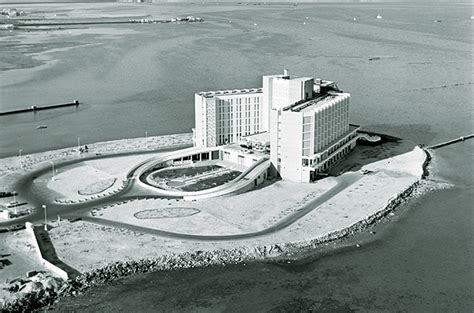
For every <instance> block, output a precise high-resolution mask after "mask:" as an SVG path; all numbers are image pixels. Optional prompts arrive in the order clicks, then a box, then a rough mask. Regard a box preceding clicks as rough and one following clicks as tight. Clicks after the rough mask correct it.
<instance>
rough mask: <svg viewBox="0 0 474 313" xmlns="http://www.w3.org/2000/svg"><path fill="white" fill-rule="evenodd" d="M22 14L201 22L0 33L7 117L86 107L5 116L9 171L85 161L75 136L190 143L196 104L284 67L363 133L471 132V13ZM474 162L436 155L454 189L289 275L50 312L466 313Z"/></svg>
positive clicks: (215, 8) (223, 270)
mask: <svg viewBox="0 0 474 313" xmlns="http://www.w3.org/2000/svg"><path fill="white" fill-rule="evenodd" d="M20 7H21V8H23V9H25V8H26V9H30V10H37V11H41V12H47V13H44V14H59V15H64V14H65V15H66V16H71V17H77V16H76V15H77V14H87V15H88V16H90V15H94V16H100V15H114V14H115V15H117V14H120V15H130V16H143V15H144V14H145V15H146V14H150V15H151V16H152V17H155V18H168V17H172V16H177V15H179V16H183V15H184V16H186V15H194V16H200V17H202V18H204V19H205V22H204V23H199V24H182V25H175V24H166V25H139V24H134V25H120V26H117V25H114V26H112V25H107V26H88V27H74V28H72V29H61V30H58V29H49V30H41V31H38V30H32V31H31V32H25V31H13V32H3V31H2V32H0V41H1V44H2V49H1V51H0V56H1V60H0V88H1V89H0V111H5V110H12V109H17V108H22V107H27V106H31V105H34V104H36V105H41V104H52V103H61V102H66V101H70V100H73V99H76V98H77V99H79V100H80V101H81V103H83V104H81V106H80V107H79V108H77V109H76V108H68V109H58V110H50V111H42V112H38V113H37V114H22V115H14V116H8V117H0V156H2V157H4V156H13V155H17V154H18V150H19V149H22V150H23V153H24V154H26V153H32V152H37V151H43V150H48V149H55V148H60V147H67V146H74V145H76V144H77V138H78V137H79V138H80V141H81V144H87V143H90V142H96V141H103V140H111V139H117V138H123V137H142V136H144V134H145V132H148V135H149V136H151V135H162V134H170V133H177V132H190V131H191V128H192V127H193V123H194V107H193V105H194V103H193V94H194V93H195V92H198V91H201V90H219V89H235V88H248V87H259V86H261V75H263V74H275V73H281V72H282V71H283V69H284V68H288V69H289V71H290V74H293V75H299V76H314V77H320V78H324V79H333V80H336V81H337V82H338V86H339V88H340V89H342V90H344V91H347V92H350V93H351V94H352V98H351V104H352V107H351V122H352V123H355V124H359V125H362V126H363V128H364V129H366V130H372V131H377V132H382V133H386V134H390V135H393V136H397V137H400V138H404V139H406V140H408V141H411V142H414V143H424V144H433V143H437V142H440V141H444V140H448V139H452V138H456V137H459V136H462V135H466V134H470V133H473V128H474V126H473V121H474V119H473V99H472V97H473V80H472V68H473V67H472V60H473V55H472V52H473V45H472V33H473V32H472V31H473V21H472V20H470V16H471V15H472V10H473V6H472V5H471V4H450V3H403V4H400V3H398V4H397V3H389V4H375V3H367V4H347V3H345V4H300V5H298V6H294V5H293V4H278V5H276V4H274V5H247V6H246V5H235V4H220V5H219V4H188V5H182V4H181V5H180V4H160V5H157V4H155V5H146V4H144V5H131V4H114V3H112V4H96V5H91V4H67V5H66V4H65V5H59V4H42V5H23V6H20ZM42 14H43V13H42ZM378 14H380V15H381V16H382V19H377V18H376V16H377V15H378ZM354 19H355V20H354ZM38 125H47V126H48V128H46V129H36V126H38ZM473 148H474V141H472V140H471V141H466V142H464V143H459V144H455V145H452V146H448V147H445V148H441V149H438V150H435V151H434V153H433V156H434V160H433V165H432V167H431V171H432V175H431V176H430V180H432V181H433V184H434V182H447V183H449V184H450V185H451V187H450V188H446V189H436V190H435V191H430V192H427V193H426V194H424V195H421V196H417V197H415V198H414V199H413V200H412V201H410V202H408V203H406V204H404V205H403V206H402V207H400V208H399V209H398V210H397V211H396V214H395V216H392V217H390V218H388V219H385V220H383V221H382V222H381V223H379V224H378V225H376V226H375V228H373V229H370V230H371V231H373V232H375V234H374V235H372V234H370V233H369V230H368V231H367V232H364V233H362V234H360V235H358V236H356V237H354V238H351V239H348V240H345V241H341V242H338V243H336V244H330V245H328V246H327V247H324V248H321V249H317V250H313V251H307V252H305V253H303V254H302V256H301V258H300V259H299V260H298V261H289V263H288V262H287V261H280V262H263V263H253V264H245V265H244V264H241V265H234V266H225V267H209V268H203V269H190V270H180V271H173V272H166V273H165V272H162V273H150V274H144V275H137V276H135V277H130V278H127V279H123V280H121V281H119V282H115V283H113V284H110V285H107V286H105V287H100V288H94V289H92V290H90V291H89V292H88V293H87V294H86V295H84V296H81V297H78V298H71V299H65V300H64V301H62V302H60V303H59V304H57V306H55V308H54V310H56V311H58V312H60V311H70V310H76V311H89V312H95V311H107V312H112V311H113V312H116V311H122V312H126V311H133V312H137V311H140V312H145V311H189V312H196V311H232V312H234V311H236V312H255V311H259V312H260V311H272V312H273V311H274V312H292V311H293V312H294V311H311V310H316V311H318V312H353V311H359V312H471V311H472V308H473V307H474V300H473V294H474V292H473V284H472V282H473V264H474V262H473V254H474V252H473V246H474V245H473V203H474V201H473V200H474V199H473V198H474V195H473V185H474V178H473V177H474V173H473V165H472V164H474V162H473V161H474V160H473V155H474V153H473V152H474V149H473ZM442 185H446V184H442ZM356 244H360V247H359V248H357V247H356V246H355V245H356Z"/></svg>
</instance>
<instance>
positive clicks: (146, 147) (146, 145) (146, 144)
mask: <svg viewBox="0 0 474 313" xmlns="http://www.w3.org/2000/svg"><path fill="white" fill-rule="evenodd" d="M145 149H148V132H147V131H146V132H145Z"/></svg>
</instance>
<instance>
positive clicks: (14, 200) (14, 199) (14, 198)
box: [13, 191, 18, 215]
mask: <svg viewBox="0 0 474 313" xmlns="http://www.w3.org/2000/svg"><path fill="white" fill-rule="evenodd" d="M13 203H14V204H15V215H16V214H17V213H18V212H17V209H16V208H17V207H16V204H17V203H16V191H13Z"/></svg>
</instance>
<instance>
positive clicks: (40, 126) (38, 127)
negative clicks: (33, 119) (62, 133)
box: [36, 125, 48, 129]
mask: <svg viewBox="0 0 474 313" xmlns="http://www.w3.org/2000/svg"><path fill="white" fill-rule="evenodd" d="M43 128H48V125H39V126H36V129H43Z"/></svg>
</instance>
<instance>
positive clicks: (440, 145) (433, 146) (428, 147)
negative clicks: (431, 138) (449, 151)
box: [426, 134, 474, 149]
mask: <svg viewBox="0 0 474 313" xmlns="http://www.w3.org/2000/svg"><path fill="white" fill-rule="evenodd" d="M470 138H474V134H470V135H467V136H461V137H459V138H456V139H452V140H448V141H444V142H441V143H438V144H435V145H431V146H427V147H426V148H427V149H437V148H441V147H445V146H448V145H452V144H453V143H456V142H463V141H464V140H467V139H470Z"/></svg>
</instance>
